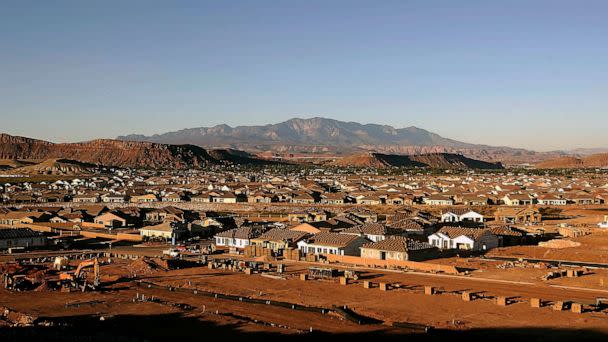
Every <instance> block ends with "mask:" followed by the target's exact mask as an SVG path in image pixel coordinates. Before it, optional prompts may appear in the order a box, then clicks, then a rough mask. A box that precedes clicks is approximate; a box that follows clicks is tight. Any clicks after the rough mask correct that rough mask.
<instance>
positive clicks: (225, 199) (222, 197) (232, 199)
mask: <svg viewBox="0 0 608 342" xmlns="http://www.w3.org/2000/svg"><path fill="white" fill-rule="evenodd" d="M212 202H213V203H236V202H237V197H236V195H235V194H233V193H231V192H224V193H220V194H218V195H217V196H213V197H212Z"/></svg>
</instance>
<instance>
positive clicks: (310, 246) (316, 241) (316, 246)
mask: <svg viewBox="0 0 608 342" xmlns="http://www.w3.org/2000/svg"><path fill="white" fill-rule="evenodd" d="M367 242H369V240H367V239H365V238H364V237H361V236H359V235H350V234H338V233H330V232H321V233H319V234H316V235H313V236H312V237H310V238H308V239H306V240H302V241H300V242H298V249H299V250H300V251H301V252H302V254H336V255H352V256H359V255H360V251H359V247H361V246H362V245H364V244H365V243H367Z"/></svg>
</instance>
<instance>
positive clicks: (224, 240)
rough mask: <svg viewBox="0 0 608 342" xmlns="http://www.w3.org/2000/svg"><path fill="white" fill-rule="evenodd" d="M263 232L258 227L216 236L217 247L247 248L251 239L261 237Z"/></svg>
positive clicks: (241, 228)
mask: <svg viewBox="0 0 608 342" xmlns="http://www.w3.org/2000/svg"><path fill="white" fill-rule="evenodd" d="M261 233H262V231H261V230H260V229H258V228H256V227H239V228H234V229H230V230H226V231H223V232H221V233H219V234H216V235H215V236H214V237H213V238H214V239H215V245H216V246H221V247H236V248H245V247H246V246H249V245H250V244H251V239H253V238H255V237H258V236H260V235H261Z"/></svg>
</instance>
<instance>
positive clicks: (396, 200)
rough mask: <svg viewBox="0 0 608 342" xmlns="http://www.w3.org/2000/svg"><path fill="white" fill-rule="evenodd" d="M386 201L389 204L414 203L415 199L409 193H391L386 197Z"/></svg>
mask: <svg viewBox="0 0 608 342" xmlns="http://www.w3.org/2000/svg"><path fill="white" fill-rule="evenodd" d="M384 201H385V203H386V204H388V205H412V204H414V201H413V200H412V199H411V198H409V197H408V196H407V195H403V194H390V195H387V196H386V197H385V200H384Z"/></svg>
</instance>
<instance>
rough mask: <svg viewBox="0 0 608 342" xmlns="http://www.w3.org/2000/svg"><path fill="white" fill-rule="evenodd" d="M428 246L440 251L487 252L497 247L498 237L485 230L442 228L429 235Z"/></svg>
mask: <svg viewBox="0 0 608 342" xmlns="http://www.w3.org/2000/svg"><path fill="white" fill-rule="evenodd" d="M428 239H429V244H431V245H432V246H435V247H438V248H441V249H465V250H473V251H487V250H490V249H492V248H496V247H498V244H499V240H498V237H497V236H496V235H494V234H492V232H491V231H489V230H487V229H480V228H462V227H443V228H441V229H440V230H439V231H438V232H436V233H434V234H432V235H429V238H428Z"/></svg>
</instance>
